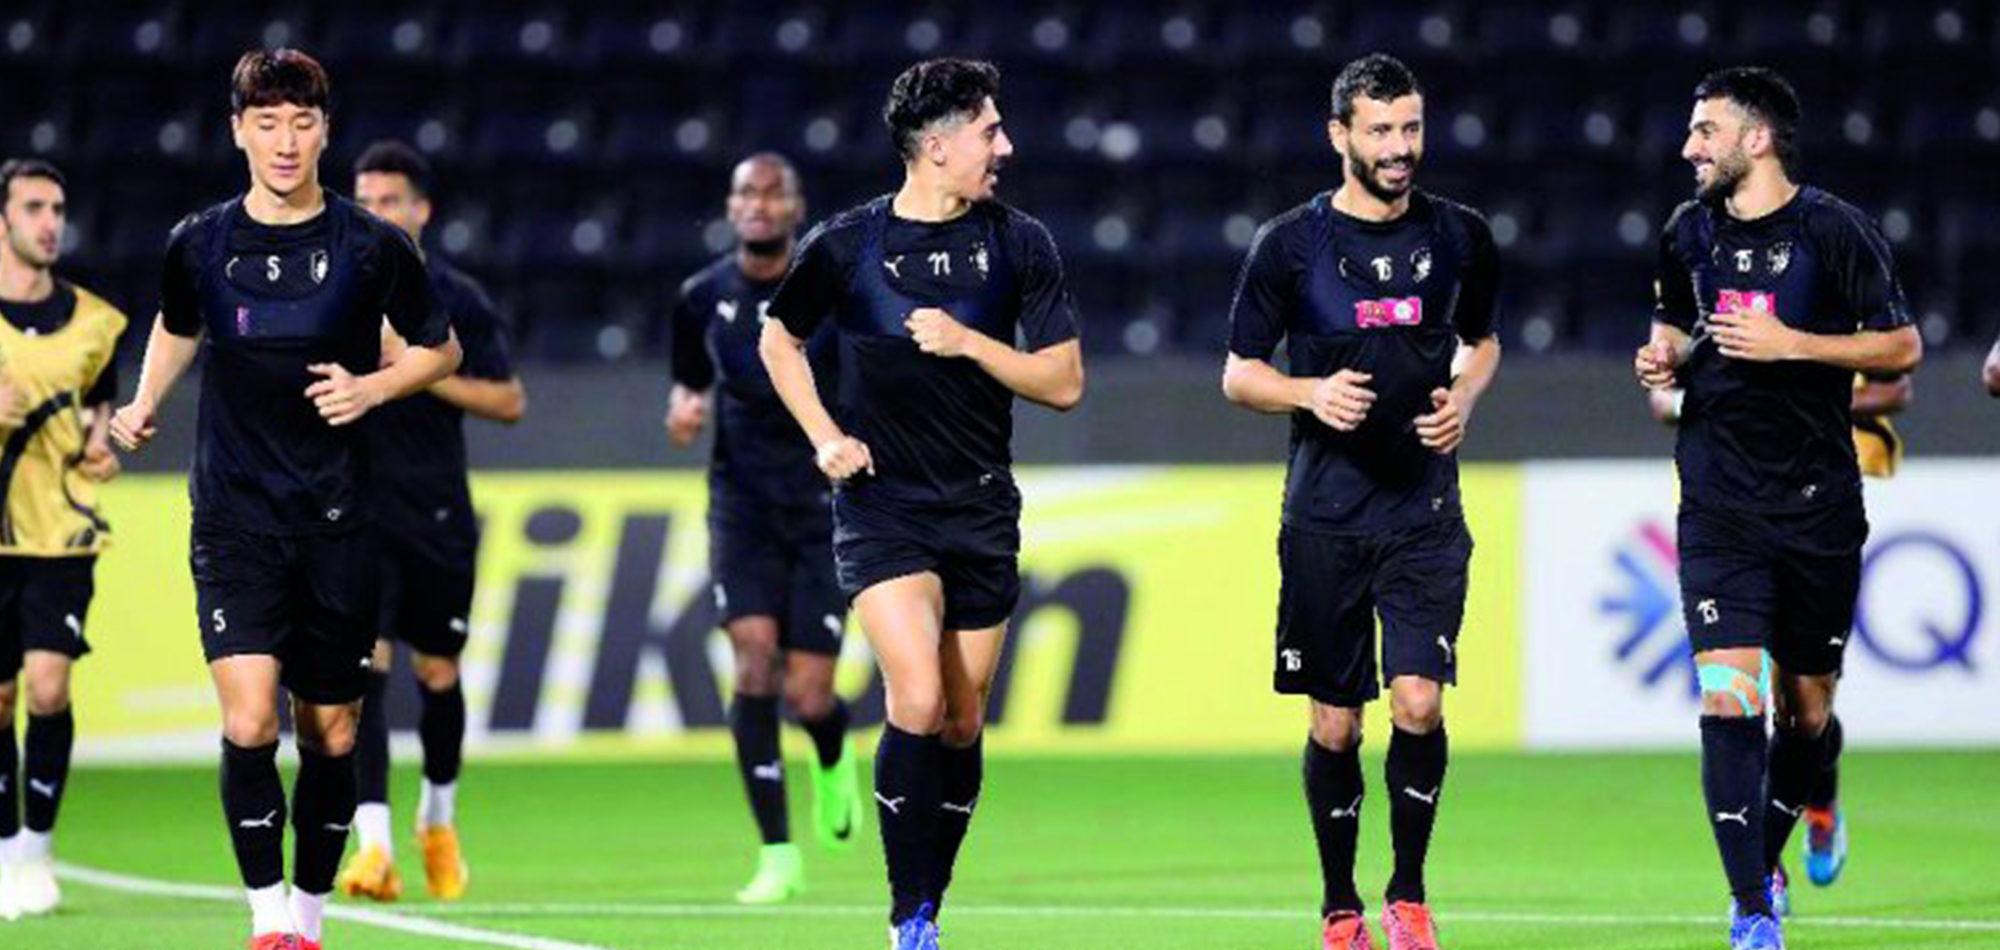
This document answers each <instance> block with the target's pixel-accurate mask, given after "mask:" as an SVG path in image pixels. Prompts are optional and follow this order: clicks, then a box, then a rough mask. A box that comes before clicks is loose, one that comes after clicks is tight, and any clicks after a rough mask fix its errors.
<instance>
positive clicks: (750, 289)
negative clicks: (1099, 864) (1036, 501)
mask: <svg viewBox="0 0 2000 950" xmlns="http://www.w3.org/2000/svg"><path fill="white" fill-rule="evenodd" d="M726 213H727V215H728V219H729V224H730V227H731V228H733V229H734V230H735V231H736V238H737V242H736V247H735V248H734V249H732V250H731V251H730V252H729V253H728V254H725V255H723V256H722V257H720V258H718V259H717V260H715V261H714V262H713V263H711V264H709V265H708V266H707V267H704V268H702V270H701V272H700V273H697V274H695V275H694V276H693V277H690V278H688V279H687V281H686V282H684V283H683V284H681V293H680V301H679V302H678V303H677V304H676V305H675V307H674V312H673V316H672V317H671V320H672V323H673V327H672V336H673V377H674V387H673V391H672V394H671V395H670V396H669V399H668V410H667V419H666V423H667V434H668V436H669V437H670V438H672V439H673V441H674V442H675V444H677V445H689V444H691V443H693V441H694V439H695V437H696V436H697V435H698V434H699V433H700V431H701V429H702V427H703V426H704V425H705V424H706V422H707V420H708V417H709V415H710V407H711V406H713V407H714V410H713V412H714V416H715V448H714V459H713V462H712V464H711V465H710V466H709V471H708V546H709V547H708V550H709V558H708V562H709V580H710V583H711V584H712V585H713V586H714V590H715V607H716V611H717V613H718V614H719V615H720V616H721V621H722V627H723V629H724V630H725V631H726V632H727V633H728V634H729V643H730V646H731V648H732V649H733V651H734V653H735V657H736V669H735V682H734V689H733V694H734V695H733V697H732V700H731V702H730V709H729V731H730V734H731V735H732V736H733V737H734V738H735V740H736V766H737V770H738V771H739V772H740V773H741V774H742V777H743V790H744V793H745V794H746V795H747V796H748V798H749V799H750V811H751V814H752V816H753V817H754V818H755V819H756V822H757V831H758V834H759V836H760V837H761V838H762V840H763V847H762V849H760V850H759V851H758V853H757V869H756V872H755V874H754V875H753V876H752V877H751V879H750V883H749V884H747V885H745V886H744V887H743V889H742V890H739V891H737V892H736V899H737V900H738V901H740V902H742V903H745V904H773V903H777V902H779V901H784V900H788V899H790V898H791V897H793V896H794V895H796V894H798V893H799V892H800V891H801V890H803V889H804V887H805V866H804V859H803V857H802V856H801V855H800V854H799V850H798V846H797V845H794V844H793V843H792V839H791V823H790V821H789V819H788V816H787V815H786V813H785V808H786V801H785V766H784V756H783V754H782V749H781V747H780V743H779V736H778V700H779V697H780V695H781V694H782V696H783V698H784V702H785V705H786V706H788V707H790V708H791V710H792V714H793V715H795V716H797V717H798V721H799V724H800V725H801V726H803V727H804V728H805V731H806V734H807V735H808V736H810V737H811V739H812V743H813V752H814V759H815V762H816V767H815V768H814V769H813V770H812V773H811V777H812V788H813V811H812V813H813V822H812V825H813V831H814V834H815V836H816V837H817V838H818V840H819V842H820V844H821V845H822V846H825V847H828V848H836V849H844V848H847V847H850V846H852V844H853V842H854V834H855V832H856V831H858V830H859V829H860V826H861V822H862V816H863V814H864V811H863V808H862V801H861V793H860V788H859V774H858V772H857V766H856V764H855V760H854V754H853V752H852V750H850V749H849V748H848V745H849V743H848V741H847V723H848V711H847V704H846V703H845V702H844V701H842V700H841V698H840V696H839V694H837V693H835V692H834V689H833V672H834V664H835V661H836V660H838V659H839V657H840V644H841V633H842V631H843V630H844V629H845V627H846V623H847V603H846V600H845V599H844V598H843V597H841V594H840V584H839V582H838V581H837V580H836V579H835V576H834V568H833V547H832V545H833V509H832V498H831V496H830V494H829V493H828V491H827V485H826V476H824V475H821V474H820V472H819V469H818V468H817V467H816V466H814V465H813V450H812V443H810V442H807V441H806V438H805V436H804V435H803V434H802V433H800V432H799V427H798V424H797V423H796V422H793V421H792V417H791V414H790V413H787V412H786V411H785V405H784V403H783V402H782V401H780V400H779V398H778V393H777V391H776V390H774V389H773V388H772V387H771V379H770V376H769V375H768V374H766V373H765V372H764V363H763V361H762V360H761V359H759V358H758V355H757V344H758V341H759V338H760V337H761V335H762V334H763V330H764V318H765V317H764V311H765V308H766V307H767V306H768V305H769V304H770V300H771V295H772V294H773V293H774V292H776V291H777V289H778V280H779V279H780V278H782V277H784V275H785V269H786V267H788V266H789V265H790V264H791V260H792V251H793V242H794V239H795V237H796V235H797V234H798V228H799V223H800V222H801V221H803V220H804V218H805V196H804V195H803V194H801V192H800V189H799V177H798V172H797V171H796V170H794V169H793V168H792V163H791V162H790V161H788V160H786V159H785V157H784V156H782V155H779V154H777V153H775V152H761V153H758V154H756V155H752V156H750V157H748V158H746V159H744V160H743V161H742V162H740V163H738V164H737V165H736V168H735V170H734V171H733V172H732V173H731V174H730V183H729V198H728V200H727V202H726ZM833 343H834V339H833V328H832V327H822V328H821V329H820V331H819V333H818V335H817V336H816V337H815V338H814V340H813V344H812V347H811V349H812V356H813V377H814V381H815V382H816V383H817V384H818V386H819V387H820V389H821V391H823V392H832V391H833V389H834V385H835V384H836V383H837V382H838V380H837V378H836V377H835V375H834V374H835V373H836V372H837V370H838V363H837V362H836V360H835V359H834V357H835V356H836V354H835V353H834V350H833V346H832V344H833Z"/></svg>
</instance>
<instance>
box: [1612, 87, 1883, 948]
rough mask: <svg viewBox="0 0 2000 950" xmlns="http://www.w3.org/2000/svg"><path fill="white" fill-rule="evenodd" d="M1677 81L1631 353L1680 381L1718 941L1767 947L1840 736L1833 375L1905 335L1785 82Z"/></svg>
mask: <svg viewBox="0 0 2000 950" xmlns="http://www.w3.org/2000/svg"><path fill="white" fill-rule="evenodd" d="M1694 100H1695V104H1694V112H1693V116H1692V118H1691V119H1690V121H1689V123H1688V137H1687V142H1686V144H1685V145H1683V146H1682V149H1681V156H1682V157H1683V158H1686V159H1687V160H1688V161H1689V162H1690V163H1692V164H1693V165H1694V170H1695V199H1694V200H1692V201H1688V202H1686V203H1684V204H1682V205H1681V206H1680V207H1679V208H1677V209H1676V210H1675V211H1674V214H1673V217H1672V218H1671V219H1669V220H1668V222H1667V225H1666V227H1665V228H1664V229H1663V230H1662V232H1661V235H1660V253H1659V261H1658V269H1657V277H1656V280H1655V285H1654V286H1655V292H1656V295H1657V298H1658V305H1657V309H1656V312H1655V314H1654V323H1653V330H1652V339H1651V341H1650V342H1648V343H1647V344H1646V345H1645V346H1643V347H1641V348H1640V349H1639V351H1638V353H1637V355H1636V356H1635V357H1634V361H1633V368H1634V370H1635V371H1636V372H1637V374H1638V376H1639V379H1640V381H1641V382H1642V383H1644V384H1645V385H1646V386H1647V387H1648V388H1651V389H1662V388H1666V387H1670V386H1674V385H1679V386H1681V387H1683V388H1685V389H1686V391H1687V395H1686V398H1685V400H1684V402H1683V404H1682V408H1681V425H1680V430H1679V435H1678V437H1677V440H1676V448H1675V453H1674V455H1675V462H1676V464H1677V465H1678V467H1679V469H1680V483H1681V505H1680V518H1679V521H1680V524H1679V531H1680V583H1681V604H1682V610H1683V612H1684V614H1685V618H1686V622H1687V629H1688V635H1689V639H1690V640H1691V642H1692V645H1693V649H1694V659H1695V667H1696V673H1697V675H1698V676H1699V678H1700V683H1701V744H1702V792H1703V794H1704V796H1705V797H1706V800H1707V809H1708V815H1709V821H1710V825H1711V829H1712V830H1713V832H1714V835H1715V842H1716V846H1717V848H1718V849H1719V850H1720V852H1721V855H1722V865H1723V870H1724V872H1725V873H1726V875H1727V877H1728V881H1729V889H1730V893H1731V894H1732V895H1733V896H1734V898H1735V912H1734V915H1733V919H1732V921H1731V924H1730V933H1729V943H1730V946H1731V947H1732V948H1733V950H1776V948H1781V947H1782V946H1783V945H1784V938H1783V935H1782V933H1781V930H1780V926H1779V923H1778V917H1777V913H1776V910H1777V908H1776V907H1774V903H1776V901H1775V900H1774V894H1773V893H1772V886H1773V885H1774V884H1775V881H1776V874H1775V869H1776V867H1777V864H1778V858H1779V856H1780V855H1781V854H1782V853H1783V850H1784V846H1785V840H1786V838H1787V837H1789V836H1790V834H1791V831H1792V827H1793V825H1794V824H1796V823H1797V821H1798V820H1799V818H1800V816H1801V815H1802V814H1803V813H1804V812H1805V809H1806V805H1807V804H1808V803H1809V800H1810V799H1811V797H1812V796H1813V787H1814V785H1815V784H1816V783H1817V782H1819V781H1821V779H1822V776H1823V775H1824V773H1825V771H1826V769H1827V768H1828V767H1829V766H1830V765H1831V764H1832V762H1833V761H1834V760H1835V759H1836V758H1837V756H1838V755H1839V751H1840V745H1839V731H1838V730H1837V729H1836V728H1834V723H1835V720H1834V718H1833V693H1834V686H1835V684H1836V683H1837V682H1838V680H1839V677H1840V668H1841V660H1842V655H1843V653H1844V651H1845V648H1846V645H1847V639H1848V630H1849V628H1850V627H1851V626H1852V624H1853V621H1854V606H1855V599H1856V597H1857V596H1858V594H1859V589H1860V583H1861V546H1862V544H1863V542H1864V541H1866V539H1867V537H1868V519H1867V513H1866V512H1865V511H1864V509H1863V507H1862V499H1861V472H1860V469H1859V466H1858V465H1857V463H1856V459H1855V444H1854V439H1853V436H1852V435H1851V430H1852V427H1853V422H1854V414H1853V408H1852V400H1853V386H1854V374H1856V373H1866V374H1895V373H1907V372H1909V371H1910V370H1911V369H1912V368H1914V367H1915V366H1916V364H1917V362H1918V360H1919V359H1921V358H1922V353H1923V341H1922V339H1921V338H1920V337H1919V336H1918V334H1917V331H1916V328H1915V327H1913V326H1912V325H1911V322H1910V313H1909V308H1908V306H1907V305H1906V304H1905V303H1904V301H1903V293H1902V289H1901V287H1900V286H1899V285H1898V283H1897V281H1896V276H1895V272H1894V269H1893V265H1892V259H1891V256H1890V252H1889V245H1888V242H1887V241H1886V240H1885V239H1884V238H1883V236H1882V234H1881V233H1880V232H1879V231H1878V230H1877V229H1876V228H1875V226H1874V225H1873V224H1872V223H1871V222H1870V221H1869V219H1868V218H1867V217H1866V216H1865V215H1863V214H1862V213H1861V212H1859V211H1857V210H1855V209H1854V208H1853V207H1852V206H1851V205H1848V204H1847V203H1846V202H1843V201H1841V200H1840V199H1838V198H1835V197H1833V196H1832V195H1829V194H1827V193H1826V192H1824V191H1821V190H1819V189H1817V188H1813V187H1810V186H1801V185H1799V184H1796V183H1795V181H1794V178H1793V174H1794V171H1795V170H1796V169H1797V167H1798V162H1799V153H1798V130H1799V121H1800V109H1799V101H1798V96H1797V95H1796V94H1795V93H1793V91H1792V87H1791V85H1790V84H1789V83H1787V82H1785V80H1784V79H1783V78H1782V77H1780V76H1778V75H1777V74H1776V73H1774V72H1771V71H1770V70H1766V69H1755V68H1736V69H1725V70H1721V71H1718V72H1715V73H1712V74H1710V75H1709V76H1708V77H1707V78H1705V79H1703V80H1702V82H1701V84H1700V85H1699V86H1697V87H1696V88H1695V92H1694ZM1767 709H1768V710H1771V711H1772V712H1773V713H1774V714H1775V726H1776V728H1775V734H1774V735H1772V736H1770V737H1769V738H1767V737H1766V734H1765V725H1764V714H1765V711H1766V710H1767Z"/></svg>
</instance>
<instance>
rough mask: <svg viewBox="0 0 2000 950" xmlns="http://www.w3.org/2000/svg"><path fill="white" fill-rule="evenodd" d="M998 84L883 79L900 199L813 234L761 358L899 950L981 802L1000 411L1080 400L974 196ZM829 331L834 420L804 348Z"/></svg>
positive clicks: (915, 73) (1005, 584)
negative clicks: (830, 561) (824, 594)
mask: <svg viewBox="0 0 2000 950" xmlns="http://www.w3.org/2000/svg"><path fill="white" fill-rule="evenodd" d="M999 89H1000V72H999V70H998V69H996V68H994V67H993V65H992V64H990V63H983V62H974V61H969V60H958V59H938V60H929V61H926V62H922V63H918V64H917V65H915V66H912V67H910V68H909V69H907V70H905V71H904V72H903V73H902V75H900V76H898V77H897V78H896V81H895V83H894V85H893V86H892V87H891V88H890V91H889V101H888V104H887V105H886V107H885V108H884V109H883V118H884V120H885V121H886V122H887V124H888V126H889V132H890V135H891V137H892V139H893V140H894V143H895V146H896V151H897V154H898V155H899V156H900V157H901V158H902V160H903V168H904V178H903V185H902V188H901V189H900V190H899V191H897V192H896V193H895V194H893V195H884V196H882V197H880V198H877V199H875V200H874V201H870V202H868V203H867V204H864V205H861V206H860V207H857V208H853V209H851V210H848V211H845V212H842V213H841V214H840V215H838V216H836V217H834V218H833V219H831V220H829V221H827V222H825V223H824V224H821V225H820V226H819V227H817V228H815V229H814V230H813V232H812V235H811V236H809V237H808V238H807V239H806V242H805V245H804V246H803V247H802V248H801V249H800V251H799V255H798V261H797V262H796V263H795V264H793V266H792V269H791V273H789V274H788V275H786V277H785V280H784V283H783V284H781V285H780V286H779V287H778V292H777V295H776V296H775V297H773V298H772V300H771V308H770V309H771V320H770V321H769V322H767V323H766V324H765V326H764V335H763V340H762V344H761V346H760V350H761V352H762V354H763V358H764V364H765V366H766V367H767V368H768V369H769V372H770V375H771V381H772V383H773V384H774V385H775V386H776V388H777V390H778V394H779V396H781V397H782V398H783V399H784V403H785V406H786V408H787V409H789V410H790V411H791V414H792V415H793V417H795V418H796V419H797V420H798V423H799V425H800V427H802V428H803V429H804V430H805V432H806V435H807V436H808V437H809V438H810V439H811V442H812V445H813V450H814V458H815V461H816V462H817V463H818V465H819V468H820V470H821V471H822V472H824V473H825V474H826V476H827V477H828V478H830V479H832V480H833V482H834V483H835V486H836V487H835V492H834V503H833V514H834V556H835V558H836V563H837V565H838V568H839V576H840V586H841V589H842V591H843V592H844V593H846V594H847V596H848V597H849V598H850V599H852V601H853V603H854V607H855V609H856V610H857V611H858V612H859V614H860V617H861V627H862V630H863V631H864V632H866V633H867V635H868V642H869V644H870V646H872V647H873V648H874V652H875V657H876V659H877V660H878V661H879V662H880V663H881V666H882V676H883V679H884V681H885V683H886V685H887V688H888V707H889V708H888V719H889V721H888V723H887V724H886V725H885V726H884V728H883V732H882V743H881V746H880V748H879V749H878V751H877V752H876V756H875V800H876V803H877V805H878V806H879V808H878V810H877V818H878V819H879V820H880V821H881V823H882V846H883V849H884V850H885V851H886V852H887V859H888V870H889V886H890V891H891V895H892V902H891V906H890V912H889V923H890V928H891V941H892V943H893V945H894V946H895V947H896V948H897V950H934V948H935V947H936V946H937V923H936V918H937V912H938V908H939V906H940V905H941V903H942V902H943V900H944V894H945V890H946V889H947V888H948V887H949V886H950V883H951V873H952V865H953V862H954V861H955V860H956V859H957V856H958V850H959V846H960V844H961V843H963V841H964V839H965V833H966V831H967V829H968V828H969V827H970V825H971V821H972V813H973V810H974V808H975V806H976V805H977V802H978V800H979V791H980V785H981V776H982V774H983V765H982V758H981V752H980V735H981V733H982V730H983V728H984V726H985V717H986V705H987V698H988V695H989V693H990V691H991V688H992V683H993V676H994V672H995V671H996V670H997V669H998V666H999V660H1000V648H1001V644H1002V641H1004V640H1005V638H1006V633H1007V621H1008V619H1009V618H1010V617H1011V616H1012V615H1013V613H1014V606H1015V604H1016V602H1017V601H1018V600H1019V599H1020V593H1021V578H1020V570H1019V566H1018V564H1017V563H1016V557H1017V555H1018V553H1019V551H1020V544H1021V528H1020V518H1021V493H1020V490H1019V489H1018V488H1016V487H1015V485H1014V478H1013V457H1012V445H1011V443H1012V438H1013V403H1014V397H1015V396H1017V395H1019V396H1023V397H1026V398H1027V399H1029V400H1031V401H1034V402H1038V403H1041V404H1042V405H1046V406H1050V407H1053V408H1055V409H1059V410H1066V409H1070V408H1072V407H1074V406H1075V405H1076V404H1077V403H1078V401H1080V400H1081V399H1082V398H1083V354H1082V347H1081V345H1080V343H1079V341H1078V337H1077V318H1076V309H1075V306H1074V304H1073V303H1072V301H1071V300H1070V296H1069V291H1068V288H1067V286H1066V285H1065V284H1064V282H1063V274H1062V261H1061V258H1060V256H1059V255H1058V254H1057V252H1056V246H1055V242H1054V240H1053V239H1051V238H1050V237H1049V234H1048V231H1047V230H1046V229H1044V228H1043V227H1042V225H1041V223H1040V222H1038V221H1036V220H1035V219H1033V218H1031V217H1029V216H1027V215H1026V214H1023V213H1021V212H1020V211H1017V210H1015V209H1014V208H1012V207H1009V206H1007V205H1005V204H1003V203H1001V202H999V201H998V200H995V199H994V197H993V191H994V186H995V185H996V184H997V183H998V181H999V175H998V172H999V170H1000V167H1001V165H1002V164H1003V163H1004V162H1005V161H1006V160H1007V158H1008V156H1009V155H1011V154H1013V151H1014V146H1013V143H1012V142H1011V141H1009V140H1008V138H1007V133H1006V132H1005V131H1004V130H1003V129H1002V128H1001V121H1000V111H999V108H998V106H997V104H996V96H997V95H998V94H999ZM829 317H831V319H832V320H833V323H834V326H835V327H836V328H837V329H838V331H839V338H840V344H841V367H840V369H841V377H840V378H841V386H840V402H839V419H838V421H836V420H835V418H834V417H833V416H831V415H829V414H828V413H827V409H826V406H825V404H824V403H823V402H821V400H820V397H819V393H818V391H817V390H816V389H815V388H814V383H813V374H812V367H811V364H810V362H809V361H808V359H807V357H806V354H805V352H804V350H803V349H802V348H803V347H804V345H805V341H807V340H810V339H812V337H813V335H814V334H815V333H816V332H817V331H818V330H819V328H820V326H821V324H822V323H823V322H825V321H826V320H827V319H828V318H829ZM1017 336H1018V338H1019V339H1020V340H1021V342H1022V348H1021V349H1015V347H1014V341H1015V340H1016V338H1017Z"/></svg>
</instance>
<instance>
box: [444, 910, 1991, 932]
mask: <svg viewBox="0 0 2000 950" xmlns="http://www.w3.org/2000/svg"><path fill="white" fill-rule="evenodd" d="M412 912H413V913H422V914H426V915H437V916H461V915H462V916H482V917H543V916H548V917H556V916H570V915H591V916H621V915H622V916H628V917H763V916H783V917H851V916H867V917H873V916H882V915H883V912H884V908H882V907H880V906H871V905H856V904H822V905H813V904H795V905H790V906H784V907H743V906H740V905H736V904H647V903H568V904H565V903H540V904H486V903H480V904H449V905H433V906H429V907H424V908H422V909H412ZM950 913H951V915H952V916H954V917H960V916H963V917H1154V918H1162V917H1164V918H1177V919H1191V920H1294V919H1300V920H1310V919H1311V918H1312V916H1313V915H1312V911H1311V910H1310V909H1306V910H1296V909H1294V910H1280V909H1276V908H1253V907H1164V906H1163V907H1139V906H1116V907H1090V906H1080V905H1049V906H1006V905H994V904H987V905H981V904H953V905H951V910H950ZM1440 915H1441V916H1442V917H1443V919H1444V920H1446V921H1466V922H1469V923H1486V924H1549V925H1561V926H1594V925H1605V924H1618V925H1625V926H1662V927H1665V926H1688V927H1694V926H1700V927H1708V926H1714V925H1717V924H1724V923H1727V922H1728V918H1726V917H1724V916H1723V915H1721V914H1716V915H1713V916H1702V915H1700V914H1680V915H1670V914H1633V915H1624V914H1559V913H1539V912H1518V911H1482V910H1451V909H1449V908H1447V909H1445V910H1443V911H1441V912H1440ZM1785 926H1786V927H1793V926H1800V927H1812V928H1817V927H1827V928H1837V929H1857V928H1877V929H1882V930H1942V931H1971V932H1995V933H2000V920H1951V919H1943V918H1937V919H1927V918H1921V917H1810V916H1807V917H1787V918H1786V919H1785Z"/></svg>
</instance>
